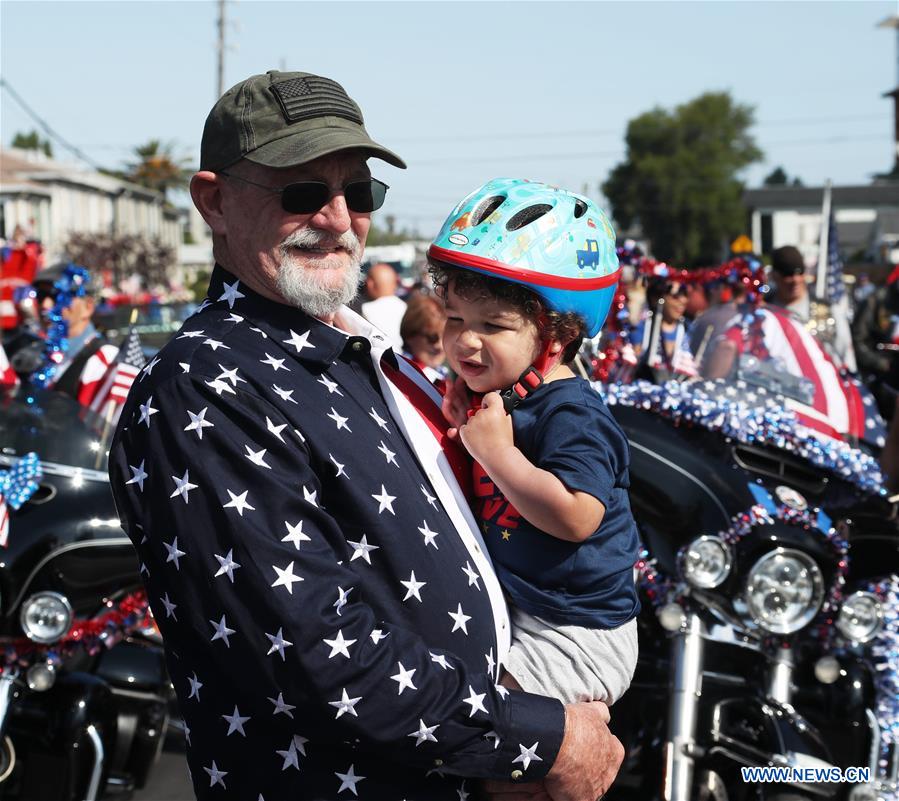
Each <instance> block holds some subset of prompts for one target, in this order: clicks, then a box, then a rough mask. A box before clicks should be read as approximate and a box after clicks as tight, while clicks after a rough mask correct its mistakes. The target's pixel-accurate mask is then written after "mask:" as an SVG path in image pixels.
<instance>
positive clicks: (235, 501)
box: [222, 489, 256, 517]
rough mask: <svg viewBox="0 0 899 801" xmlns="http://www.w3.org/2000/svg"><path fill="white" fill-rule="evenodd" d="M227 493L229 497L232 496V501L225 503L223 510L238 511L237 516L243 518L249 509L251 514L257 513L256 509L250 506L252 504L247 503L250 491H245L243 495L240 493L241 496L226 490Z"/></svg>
mask: <svg viewBox="0 0 899 801" xmlns="http://www.w3.org/2000/svg"><path fill="white" fill-rule="evenodd" d="M225 492H227V493H228V495H230V496H231V500H230V501H228V503H223V504H222V509H236V510H237V514H239V515H240V516H241V517H243V513H244V509H249V510H250V511H251V512H255V511H256V507H255V506H250V504H249V503H248V502H247V495H248V493H249V490H244V491H243V492H242V493H240V495H235V494H234V493H233V492H231V490H229V489H226V490H225Z"/></svg>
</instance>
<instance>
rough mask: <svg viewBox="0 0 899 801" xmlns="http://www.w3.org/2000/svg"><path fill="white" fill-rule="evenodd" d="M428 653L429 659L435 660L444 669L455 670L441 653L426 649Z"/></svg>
mask: <svg viewBox="0 0 899 801" xmlns="http://www.w3.org/2000/svg"><path fill="white" fill-rule="evenodd" d="M428 653H429V654H431V661H432V662H436V663H437V664H438V665H440V667H442V668H443V669H444V670H447V669H449V670H455V668H454V667H453V666H452V665H451V664H450V663H449V662H447V661H446V657H445V656H444V655H443V654H435V653H433V652H432V651H428Z"/></svg>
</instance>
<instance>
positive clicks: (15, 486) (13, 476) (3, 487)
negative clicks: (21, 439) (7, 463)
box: [0, 453, 42, 548]
mask: <svg viewBox="0 0 899 801" xmlns="http://www.w3.org/2000/svg"><path fill="white" fill-rule="evenodd" d="M41 477H42V473H41V461H40V459H39V458H38V455H37V454H36V453H28V454H25V456H23V457H22V458H21V459H19V460H18V461H17V462H15V464H13V465H12V467H11V468H10V469H9V470H0V546H2V547H4V548H5V547H6V544H7V540H8V539H9V508H10V507H12V508H13V509H19V508H21V506H22V504H24V503H25V501H27V500H28V499H29V498H30V497H31V496H32V495H34V493H35V492H37V488H38V486H39V483H40V480H41Z"/></svg>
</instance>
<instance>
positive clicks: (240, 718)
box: [222, 704, 250, 737]
mask: <svg viewBox="0 0 899 801" xmlns="http://www.w3.org/2000/svg"><path fill="white" fill-rule="evenodd" d="M222 717H223V718H224V719H225V720H226V721H227V723H228V733H227V734H226V735H225V736H226V737H230V736H231V735H232V734H234V733H235V732H237V733H238V734H240V735H241V736H243V737H246V736H247V733H246V732H245V731H244V730H243V724H244V723H246V722H247V721H248V720H249V719H250V717H249V716H248V715H241V714H240V712H239V711H238V709H237V704H235V705H234V711H233V712H232V713H231V714H230V715H222Z"/></svg>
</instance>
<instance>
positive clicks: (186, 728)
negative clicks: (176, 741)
mask: <svg viewBox="0 0 899 801" xmlns="http://www.w3.org/2000/svg"><path fill="white" fill-rule="evenodd" d="M184 739H185V740H187V744H188V745H191V742H190V726H188V725H187V724H186V723H185V724H184Z"/></svg>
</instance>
